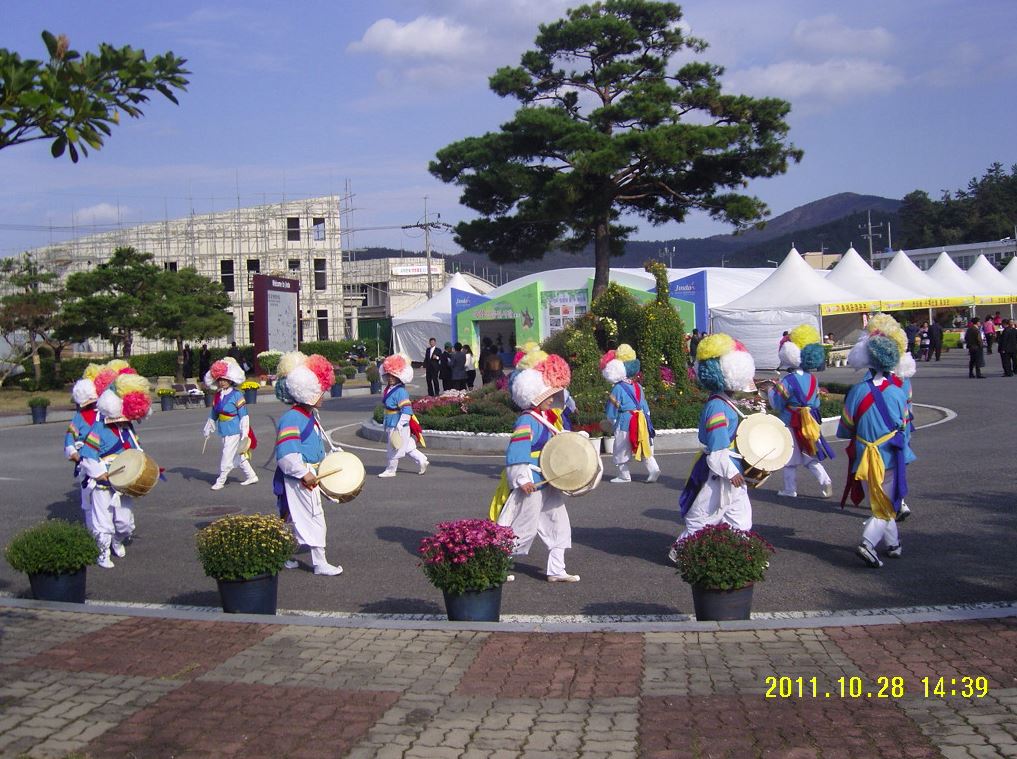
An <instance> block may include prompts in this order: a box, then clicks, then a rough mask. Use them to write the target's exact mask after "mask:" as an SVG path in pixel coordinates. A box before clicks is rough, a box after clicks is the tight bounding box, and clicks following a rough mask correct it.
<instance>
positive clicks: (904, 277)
mask: <svg viewBox="0 0 1017 759" xmlns="http://www.w3.org/2000/svg"><path fill="white" fill-rule="evenodd" d="M881 275H882V276H884V277H886V278H887V279H889V280H890V281H892V282H896V283H897V284H898V285H903V286H904V287H908V288H911V289H912V290H914V291H916V292H919V293H921V294H922V295H928V296H930V297H933V298H955V297H957V296H959V295H961V293H958V292H956V291H955V290H953V289H952V288H951V287H949V286H948V285H944V284H943V283H941V282H939V280H936V279H933V278H932V277H930V276H929V275H928V274H926V273H925V272H924V271H922V270H921V269H919V268H918V266H917V264H915V262H914V261H912V260H911V259H910V258H908V256H907V254H906V253H905V252H904V251H903V250H899V251H897V255H895V256H894V257H893V260H891V261H890V263H889V264H887V266H886V267H885V268H884V269H883V271H882V274H881ZM961 302H962V303H966V302H970V298H968V299H961ZM949 305H953V304H949Z"/></svg>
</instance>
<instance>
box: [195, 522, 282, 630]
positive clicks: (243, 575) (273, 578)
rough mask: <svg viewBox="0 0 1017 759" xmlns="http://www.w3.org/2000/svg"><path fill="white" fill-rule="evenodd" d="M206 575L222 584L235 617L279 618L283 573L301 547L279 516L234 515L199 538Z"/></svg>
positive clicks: (225, 601) (224, 606)
mask: <svg viewBox="0 0 1017 759" xmlns="http://www.w3.org/2000/svg"><path fill="white" fill-rule="evenodd" d="M196 542H197V547H198V558H199V559H200V560H201V565H202V567H203V568H204V570H205V574H206V575H208V576H209V577H211V578H213V579H215V581H216V582H217V583H218V584H219V598H220V600H221V601H222V610H223V611H225V612H227V613H229V614H275V610H276V599H277V597H278V589H279V571H280V570H281V569H282V568H283V565H284V564H285V563H286V561H287V560H288V559H289V558H290V557H292V555H293V551H294V549H295V548H296V541H295V540H294V539H293V535H292V534H291V533H290V531H289V530H288V529H287V527H286V523H285V522H283V520H282V519H280V518H279V517H277V516H273V515H271V514H233V515H231V516H227V517H223V518H222V519H217V520H216V521H214V522H212V524H210V525H208V527H205V528H204V529H202V530H201V531H200V532H199V533H198V536H197V539H196Z"/></svg>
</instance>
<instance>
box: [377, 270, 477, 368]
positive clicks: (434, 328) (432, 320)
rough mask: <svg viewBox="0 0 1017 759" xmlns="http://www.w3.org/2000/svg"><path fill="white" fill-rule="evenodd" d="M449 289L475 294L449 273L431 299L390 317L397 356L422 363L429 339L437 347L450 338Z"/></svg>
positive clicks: (455, 275)
mask: <svg viewBox="0 0 1017 759" xmlns="http://www.w3.org/2000/svg"><path fill="white" fill-rule="evenodd" d="M453 288H455V289H456V290H463V291H465V292H468V293H473V294H474V295H479V293H478V292H477V290H476V288H474V287H473V286H472V285H471V284H470V283H469V281H468V280H467V279H466V277H464V276H463V275H462V274H460V273H459V272H456V273H455V274H453V275H452V278H451V279H450V280H449V281H448V282H446V283H445V286H444V287H443V288H441V290H439V291H438V292H436V293H435V294H434V297H433V298H431V299H430V300H428V301H425V302H424V303H421V304H420V305H419V306H416V307H415V308H411V309H410V310H409V311H406V312H404V313H402V314H400V315H399V316H395V317H393V318H392V346H393V348H394V350H395V351H396V352H397V353H405V354H406V355H407V356H409V357H410V358H411V359H412V360H413V361H422V360H423V359H424V349H425V348H426V347H427V341H428V339H429V338H432V337H433V338H435V339H436V340H437V341H438V345H439V347H440V346H442V345H444V344H445V343H446V342H447V341H449V340H451V339H452V289H453Z"/></svg>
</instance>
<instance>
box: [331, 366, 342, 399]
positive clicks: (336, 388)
mask: <svg viewBox="0 0 1017 759" xmlns="http://www.w3.org/2000/svg"><path fill="white" fill-rule="evenodd" d="M344 382H346V377H345V376H344V375H342V374H340V373H339V372H336V373H335V381H334V382H333V383H332V387H331V388H330V389H329V393H328V394H329V396H330V397H332V398H342V397H343V383H344Z"/></svg>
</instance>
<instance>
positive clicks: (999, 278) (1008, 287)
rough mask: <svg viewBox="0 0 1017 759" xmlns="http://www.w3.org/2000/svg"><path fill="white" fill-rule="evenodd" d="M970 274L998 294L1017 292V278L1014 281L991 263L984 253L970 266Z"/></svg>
mask: <svg viewBox="0 0 1017 759" xmlns="http://www.w3.org/2000/svg"><path fill="white" fill-rule="evenodd" d="M968 276H969V277H971V278H972V279H973V280H975V281H976V282H979V283H981V284H982V285H984V286H985V287H987V288H989V289H990V290H991V291H992V292H993V293H996V294H1007V295H1011V294H1013V293H1015V292H1017V280H1014V281H1012V280H1010V279H1009V278H1008V277H1005V276H1003V274H1002V272H1000V271H999V269H997V268H996V267H995V266H993V265H992V264H990V263H989V259H987V258H986V257H985V256H984V255H979V256H978V258H976V259H975V262H974V263H973V264H971V266H969V267H968Z"/></svg>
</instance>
